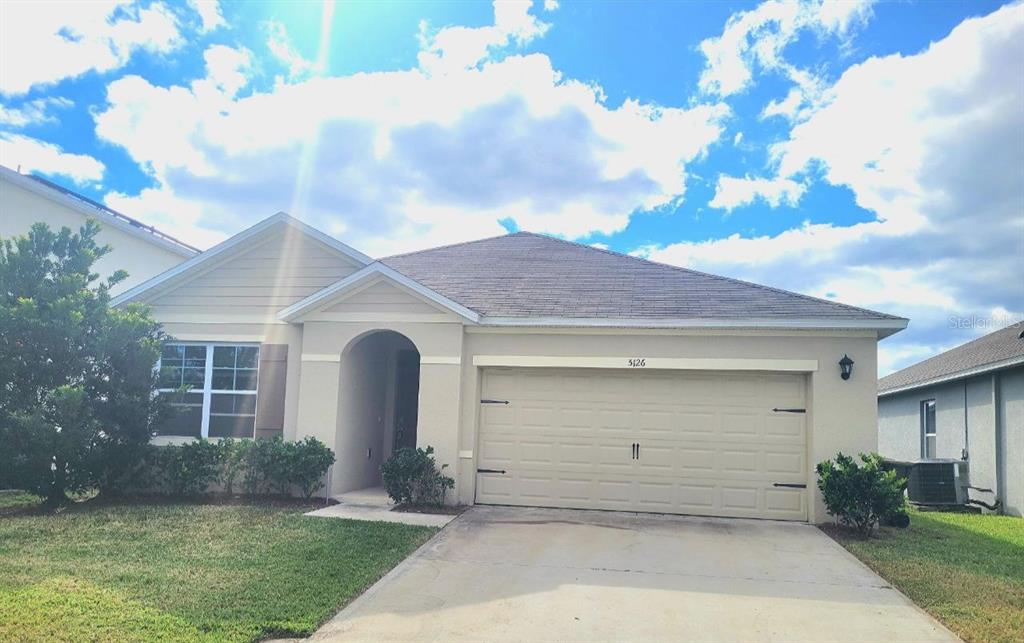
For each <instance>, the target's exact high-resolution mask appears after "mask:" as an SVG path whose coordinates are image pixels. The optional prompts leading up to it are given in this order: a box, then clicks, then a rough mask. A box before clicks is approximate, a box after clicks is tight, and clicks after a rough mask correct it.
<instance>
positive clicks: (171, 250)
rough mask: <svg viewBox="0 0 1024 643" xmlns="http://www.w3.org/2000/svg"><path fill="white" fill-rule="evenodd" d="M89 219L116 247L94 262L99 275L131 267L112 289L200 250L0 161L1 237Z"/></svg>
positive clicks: (101, 237)
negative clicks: (34, 227) (43, 225)
mask: <svg viewBox="0 0 1024 643" xmlns="http://www.w3.org/2000/svg"><path fill="white" fill-rule="evenodd" d="M87 219H95V220H96V222H97V223H99V224H100V233H99V234H98V235H97V241H98V242H99V243H100V244H101V245H102V244H109V245H110V247H111V248H112V251H111V252H110V254H108V255H107V256H105V257H103V258H101V259H100V260H99V261H97V262H96V264H95V266H94V269H95V270H96V272H97V273H99V275H100V278H101V279H106V278H107V277H109V276H110V275H111V274H113V273H114V271H116V270H126V271H128V278H127V279H125V280H124V281H122V282H121V283H119V284H117V286H115V287H114V288H113V290H112V291H111V292H113V293H114V294H117V293H120V292H123V291H125V290H127V289H129V288H131V287H132V286H135V285H138V284H140V283H142V282H143V281H145V280H147V279H149V278H150V277H152V276H153V275H156V274H159V273H161V272H163V271H164V270H167V269H168V268H171V267H173V266H176V265H178V264H179V263H181V262H182V261H185V260H186V259H188V258H190V257H193V256H195V255H196V254H197V253H198V252H199V250H198V249H196V248H193V247H192V246H190V245H188V244H186V243H183V242H181V241H178V240H177V239H175V238H174V237H171V236H169V235H166V234H164V233H162V232H160V231H159V230H157V229H156V228H154V227H152V226H148V225H146V224H144V223H140V222H139V221H136V220H135V219H132V218H131V217H127V216H125V215H123V214H121V213H120V212H115V211H114V210H111V209H110V208H108V207H106V206H104V205H103V204H101V203H97V202H95V201H93V200H92V199H89V198H88V197H85V196H82V195H80V194H76V193H75V192H72V191H70V190H68V189H66V188H62V187H61V186H59V185H57V184H56V183H51V182H50V181H47V180H46V179H43V178H40V177H38V176H32V175H29V174H19V173H17V172H15V171H14V170H11V169H8V168H6V167H4V166H2V165H0V238H3V239H9V238H11V237H17V236H21V235H24V234H27V233H28V231H29V228H30V227H32V224H33V223H37V222H40V221H41V222H43V223H46V224H48V225H49V226H50V228H51V229H52V230H60V229H61V228H62V227H65V226H66V227H68V228H71V230H72V231H74V232H78V230H79V229H80V228H81V227H82V226H83V225H85V221H86V220H87Z"/></svg>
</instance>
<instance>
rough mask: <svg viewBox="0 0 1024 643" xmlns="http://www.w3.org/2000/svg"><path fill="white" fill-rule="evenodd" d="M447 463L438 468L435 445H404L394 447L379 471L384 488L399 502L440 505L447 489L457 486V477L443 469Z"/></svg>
mask: <svg viewBox="0 0 1024 643" xmlns="http://www.w3.org/2000/svg"><path fill="white" fill-rule="evenodd" d="M447 466H448V465H442V466H441V469H440V470H439V469H438V468H437V465H436V464H435V463H434V447H430V446H428V447H427V448H426V449H412V448H404V449H399V450H398V451H395V453H394V455H392V456H391V457H390V458H389V459H388V461H387V462H385V463H384V464H383V465H381V468H380V472H381V475H382V477H383V478H384V489H385V490H386V491H387V492H388V496H390V497H391V499H392V500H394V501H395V502H396V503H398V504H405V503H408V504H414V505H434V506H440V505H443V504H444V496H445V491H446V490H448V489H452V488H454V487H455V480H453V479H452V478H450V477H448V476H446V475H444V473H443V470H444V469H445V467H447Z"/></svg>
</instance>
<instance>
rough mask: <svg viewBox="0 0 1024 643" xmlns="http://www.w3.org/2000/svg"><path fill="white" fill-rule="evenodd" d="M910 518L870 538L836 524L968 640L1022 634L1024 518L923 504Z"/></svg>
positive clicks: (869, 559) (862, 553)
mask: <svg viewBox="0 0 1024 643" xmlns="http://www.w3.org/2000/svg"><path fill="white" fill-rule="evenodd" d="M910 519H911V522H910V527H909V528H907V529H883V530H882V532H881V534H880V536H879V537H878V538H871V539H868V540H862V539H860V538H857V537H855V536H852V535H850V534H848V533H846V532H839V531H836V530H834V529H829V530H828V532H829V533H830V534H831V535H832V536H833V537H834V538H836V540H838V541H839V542H840V543H841V544H842V545H843V546H844V547H846V548H847V549H849V550H850V551H851V552H853V554H854V555H855V556H857V558H860V559H861V560H862V561H864V563H866V564H867V565H868V566H869V567H871V568H872V569H873V570H875V571H876V572H878V573H879V574H880V575H881V576H882V577H884V578H885V579H886V580H888V581H889V582H890V583H892V584H893V585H894V586H895V587H897V588H899V589H900V591H902V592H903V593H905V594H906V595H907V596H909V597H910V598H911V600H913V601H914V602H915V603H917V604H918V605H920V606H921V607H923V608H924V609H925V610H927V611H928V612H929V613H930V614H932V616H934V617H936V618H937V619H939V620H940V621H942V622H943V623H945V624H946V626H947V627H949V628H950V629H951V630H953V631H954V632H956V633H957V634H958V635H959V636H960V637H961V638H963V639H964V640H965V641H970V642H975V641H1007V642H1010V641H1020V640H1021V639H1022V636H1024V520H1022V519H1021V518H1014V517H1010V516H992V515H980V514H967V513H938V512H920V511H913V512H911V516H910ZM894 636H895V637H896V638H898V636H897V635H895V634H894Z"/></svg>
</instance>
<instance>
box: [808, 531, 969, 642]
mask: <svg viewBox="0 0 1024 643" xmlns="http://www.w3.org/2000/svg"><path fill="white" fill-rule="evenodd" d="M814 528H815V529H817V530H818V531H820V532H821V533H822V534H824V535H825V537H826V538H828V540H829V542H831V543H832V545H833V546H834V547H836V548H837V549H839V550H841V551H842V553H843V555H845V556H846V557H847V558H849V559H850V560H852V561H854V562H855V563H856V564H857V565H860V566H861V567H862V568H864V569H866V570H868V571H869V572H871V573H872V574H874V575H875V576H877V577H879V578H881V579H882V580H883V581H885V583H886V586H887V587H888V588H889V589H891V590H892V591H894V592H896V594H898V595H899V597H900V598H901V599H903V601H905V602H906V603H907V604H908V605H910V606H911V607H913V608H914V609H915V610H917V611H918V612H920V613H921V614H923V615H924V616H925V618H927V619H928V620H930V621H931V622H932V623H934V624H935V625H936V626H937V627H938V628H939V629H941V630H945V631H946V632H948V633H949V635H950V636H952V637H953V638H954V639H955V640H957V641H961V642H963V639H962V638H960V635H959V634H957V633H956V632H954V631H953V630H951V629H950V628H949V626H948V625H946V624H945V623H943V622H942V621H941V620H940V619H939V617H937V616H935V615H934V614H932V613H931V612H929V611H928V610H926V609H925V608H923V607H921V606H920V605H918V604H917V603H915V602H914V601H913V600H912V599H911V598H910V597H909V596H907V595H906V594H904V593H903V590H902V589H900V588H899V587H898V586H897V585H896V583H894V582H893V581H891V580H889V579H888V578H886V577H885V576H882V574H881V572H879V571H878V570H876V569H874V568H873V567H871V565H868V564H867V563H866V562H864V561H863V560H861V559H860V558H859V557H858V556H857V555H856V554H854V553H853V552H852V551H850V550H849V549H847V548H846V547H845V546H844V545H843V543H841V542H839V541H838V540H836V539H835V538H833V537H832V534H830V533H829V532H828V531H826V530H824V529H821V528H820V527H819V526H818V525H814Z"/></svg>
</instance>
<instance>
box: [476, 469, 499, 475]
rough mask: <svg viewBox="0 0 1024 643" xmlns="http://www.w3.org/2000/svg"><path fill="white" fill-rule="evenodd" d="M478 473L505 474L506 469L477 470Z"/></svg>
mask: <svg viewBox="0 0 1024 643" xmlns="http://www.w3.org/2000/svg"><path fill="white" fill-rule="evenodd" d="M476 472H477V473H502V474H503V473H505V470H504V469H477V470H476Z"/></svg>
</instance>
